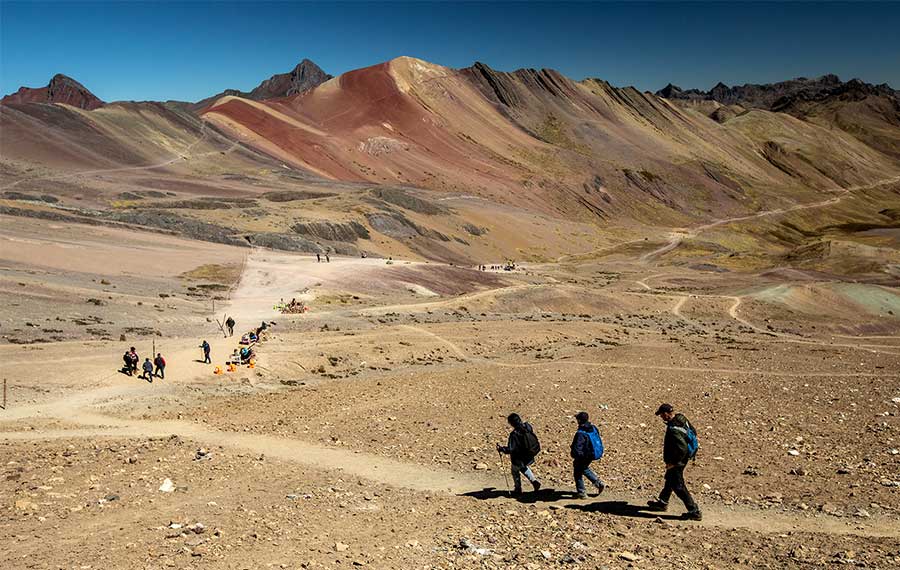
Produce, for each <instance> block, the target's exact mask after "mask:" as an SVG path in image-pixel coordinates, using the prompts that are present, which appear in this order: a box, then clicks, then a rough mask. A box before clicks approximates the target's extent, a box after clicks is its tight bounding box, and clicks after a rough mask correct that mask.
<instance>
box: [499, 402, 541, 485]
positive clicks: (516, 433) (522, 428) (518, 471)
mask: <svg viewBox="0 0 900 570" xmlns="http://www.w3.org/2000/svg"><path fill="white" fill-rule="evenodd" d="M506 421H507V422H509V425H510V427H512V428H513V429H512V431H511V432H509V438H508V439H507V440H506V445H505V446H501V445H500V444H497V451H498V452H500V453H506V454H507V455H509V460H510V463H511V471H512V477H513V492H512V493H513V495H521V494H522V475H525V478H526V479H528V481H529V482H531V486H532V487H533V488H534V490H535V491H538V490H540V488H541V482H540V481H538V480H537V478H536V477H535V476H534V473H532V472H531V465H533V464H534V458H535V456H537V454H538V453H540V451H541V444H540V442H538V438H537V436H536V435H535V434H534V429H533V428H532V427H531V424H529V423H527V422H523V421H522V418H521V417H519V414H509V416H508V417H507V418H506Z"/></svg>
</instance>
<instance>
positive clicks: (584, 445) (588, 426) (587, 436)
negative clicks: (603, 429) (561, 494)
mask: <svg viewBox="0 0 900 570" xmlns="http://www.w3.org/2000/svg"><path fill="white" fill-rule="evenodd" d="M575 421H577V422H578V430H576V431H575V437H574V438H572V453H571V455H572V470H573V472H574V475H575V492H576V493H577V494H578V498H579V499H586V498H587V493H586V492H585V490H584V478H585V477H587V479H588V481H590V482H591V483H593V484H594V486H595V487H597V494H598V495H599V494H600V493H602V492H603V490H604V489H605V488H606V483H604V482H603V481H601V480H600V478H599V477H597V474H596V473H594V471H593V470H592V469H591V463H592V462H593V461H595V460H597V459H600V458H601V457H603V440H602V439H600V430H598V429H597V426H595V425H594V424H592V423H591V422H590V416H588V413H587V412H578V413H577V414H575Z"/></svg>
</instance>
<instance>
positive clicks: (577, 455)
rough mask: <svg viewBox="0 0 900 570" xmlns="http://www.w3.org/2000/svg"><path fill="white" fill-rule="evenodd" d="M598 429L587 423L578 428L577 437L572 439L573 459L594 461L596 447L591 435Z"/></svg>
mask: <svg viewBox="0 0 900 570" xmlns="http://www.w3.org/2000/svg"><path fill="white" fill-rule="evenodd" d="M595 429H597V428H596V427H594V424H592V423H591V422H585V423H583V424H581V425H580V426H578V431H576V432H575V437H574V438H572V459H580V460H588V461H592V460H593V459H594V447H593V446H592V445H591V438H590V435H589V434H590V433H591V432H593V431H594V430H595Z"/></svg>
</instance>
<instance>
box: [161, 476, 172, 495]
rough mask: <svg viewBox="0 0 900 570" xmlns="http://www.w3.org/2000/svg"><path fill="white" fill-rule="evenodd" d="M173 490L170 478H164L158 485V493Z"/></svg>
mask: <svg viewBox="0 0 900 570" xmlns="http://www.w3.org/2000/svg"><path fill="white" fill-rule="evenodd" d="M174 490H175V483H173V482H172V480H171V479H166V480H165V481H163V482H162V485H160V486H159V492H160V493H171V492H172V491H174Z"/></svg>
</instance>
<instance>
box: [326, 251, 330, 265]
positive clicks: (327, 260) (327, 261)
mask: <svg viewBox="0 0 900 570" xmlns="http://www.w3.org/2000/svg"><path fill="white" fill-rule="evenodd" d="M325 263H331V256H330V255H328V254H327V253H326V254H325Z"/></svg>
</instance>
